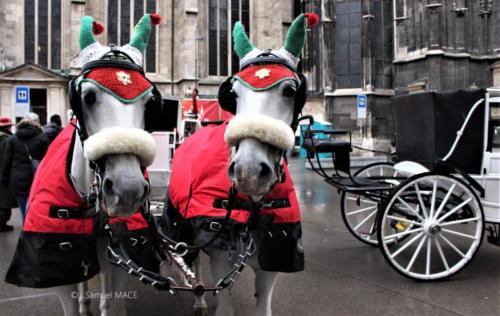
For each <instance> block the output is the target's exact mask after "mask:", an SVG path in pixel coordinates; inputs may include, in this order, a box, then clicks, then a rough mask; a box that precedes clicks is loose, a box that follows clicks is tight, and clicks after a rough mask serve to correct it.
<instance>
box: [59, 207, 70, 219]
mask: <svg viewBox="0 0 500 316" xmlns="http://www.w3.org/2000/svg"><path fill="white" fill-rule="evenodd" d="M57 217H59V218H65V219H66V218H69V211H68V210H67V209H65V208H61V209H58V210H57Z"/></svg>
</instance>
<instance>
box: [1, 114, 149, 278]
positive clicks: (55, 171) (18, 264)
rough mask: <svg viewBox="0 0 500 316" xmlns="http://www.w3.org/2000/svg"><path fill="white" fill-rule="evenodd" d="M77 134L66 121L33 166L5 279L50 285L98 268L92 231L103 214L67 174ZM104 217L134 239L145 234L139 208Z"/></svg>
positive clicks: (86, 275)
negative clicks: (24, 212) (123, 214)
mask: <svg viewBox="0 0 500 316" xmlns="http://www.w3.org/2000/svg"><path fill="white" fill-rule="evenodd" d="M75 137H76V131H75V127H74V126H73V125H72V124H68V126H66V127H65V128H64V130H62V131H61V133H60V134H59V135H58V137H57V138H56V139H55V140H54V142H53V143H52V144H51V145H50V147H49V150H48V151H47V154H46V156H45V157H44V159H43V160H42V162H41V164H40V166H39V168H38V170H37V172H36V175H35V178H34V180H33V184H32V186H31V192H30V196H29V200H28V214H27V216H26V220H25V223H24V227H23V232H22V233H21V236H20V238H19V243H18V245H17V249H16V253H15V255H14V258H13V261H12V263H11V266H10V268H9V271H8V272H7V276H6V281H7V282H9V283H13V284H16V285H19V286H26V287H35V288H39V287H52V286H58V285H65V284H73V283H77V282H81V281H84V280H87V279H89V278H91V277H92V276H94V275H95V274H96V273H97V272H99V263H98V261H97V254H96V232H97V231H99V230H102V228H103V227H102V226H104V223H103V222H104V221H105V219H103V218H102V217H101V216H97V214H95V211H92V210H91V209H90V208H91V206H90V205H86V204H85V202H84V200H83V199H82V197H81V196H80V195H79V194H78V193H77V191H76V190H75V188H74V186H73V184H72V182H71V180H70V175H69V173H70V171H71V165H70V164H71V161H72V154H73V153H72V149H73V144H74V140H75ZM89 212H90V214H88V213H89ZM107 222H108V223H109V224H110V226H112V228H113V232H115V230H114V229H117V230H119V231H120V232H124V231H127V232H126V234H127V235H128V237H131V235H137V236H134V237H137V238H136V239H139V240H143V239H142V238H141V236H142V237H143V238H146V236H147V235H149V229H148V223H147V222H146V220H145V219H144V218H143V216H142V214H140V213H135V214H134V215H131V216H130V217H127V218H124V217H119V218H111V219H109V221H107ZM127 239H128V238H127ZM147 239H148V240H150V239H151V238H150V236H147ZM149 244H150V243H149ZM143 246H144V248H147V246H148V245H143ZM140 251H143V249H141V250H140ZM132 252H134V250H132ZM135 252H137V251H135Z"/></svg>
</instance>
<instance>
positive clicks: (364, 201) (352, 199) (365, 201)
mask: <svg viewBox="0 0 500 316" xmlns="http://www.w3.org/2000/svg"><path fill="white" fill-rule="evenodd" d="M347 199H348V200H349V201H357V200H358V199H357V198H354V197H347ZM359 201H360V202H363V203H367V204H374V205H377V204H378V203H377V202H375V201H370V200H365V199H360V200H359Z"/></svg>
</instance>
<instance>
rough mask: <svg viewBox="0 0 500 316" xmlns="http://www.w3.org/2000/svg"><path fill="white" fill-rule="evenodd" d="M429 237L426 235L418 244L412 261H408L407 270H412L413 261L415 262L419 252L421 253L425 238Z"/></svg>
mask: <svg viewBox="0 0 500 316" xmlns="http://www.w3.org/2000/svg"><path fill="white" fill-rule="evenodd" d="M426 239H427V236H424V237H423V238H422V240H421V241H420V243H419V244H418V247H417V249H416V250H415V253H414V254H413V256H412V257H411V260H410V262H409V263H408V266H406V271H410V269H411V267H412V266H413V263H414V262H415V259H417V257H418V254H419V253H420V250H421V249H422V246H423V245H424V242H425V240H426Z"/></svg>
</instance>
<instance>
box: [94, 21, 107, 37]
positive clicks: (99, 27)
mask: <svg viewBox="0 0 500 316" xmlns="http://www.w3.org/2000/svg"><path fill="white" fill-rule="evenodd" d="M102 32H104V26H103V25H102V24H101V23H98V22H95V21H94V23H92V33H94V35H99V34H101V33H102Z"/></svg>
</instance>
